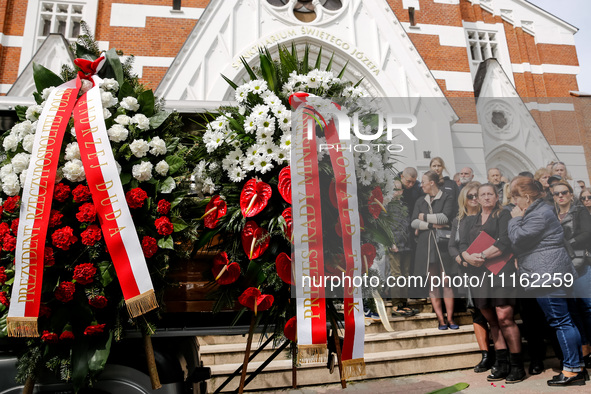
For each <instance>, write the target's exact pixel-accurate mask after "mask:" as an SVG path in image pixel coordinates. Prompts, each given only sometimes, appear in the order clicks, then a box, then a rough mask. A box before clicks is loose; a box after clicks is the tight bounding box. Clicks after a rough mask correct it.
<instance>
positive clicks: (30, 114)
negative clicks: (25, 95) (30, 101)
mask: <svg viewBox="0 0 591 394" xmlns="http://www.w3.org/2000/svg"><path fill="white" fill-rule="evenodd" d="M42 110H43V108H42V107H41V106H40V105H31V106H30V107H29V108H27V112H26V113H25V116H26V118H27V120H30V121H31V122H34V121H36V120H37V119H39V116H40V115H41V111H42Z"/></svg>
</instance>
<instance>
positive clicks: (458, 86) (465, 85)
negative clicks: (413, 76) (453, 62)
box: [431, 70, 474, 92]
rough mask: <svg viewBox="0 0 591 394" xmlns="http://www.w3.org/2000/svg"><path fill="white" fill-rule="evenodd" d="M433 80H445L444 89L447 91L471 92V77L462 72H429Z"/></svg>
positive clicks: (472, 86)
mask: <svg viewBox="0 0 591 394" xmlns="http://www.w3.org/2000/svg"><path fill="white" fill-rule="evenodd" d="M431 74H433V76H434V77H435V79H443V80H445V87H446V89H447V90H448V91H451V90H454V91H460V92H473V91H474V85H473V84H472V75H471V74H470V73H469V72H463V71H443V70H431Z"/></svg>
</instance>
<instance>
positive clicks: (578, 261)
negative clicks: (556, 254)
mask: <svg viewBox="0 0 591 394" xmlns="http://www.w3.org/2000/svg"><path fill="white" fill-rule="evenodd" d="M552 195H553V197H554V204H555V206H556V214H557V215H558V220H559V221H560V224H561V225H562V229H563V230H564V239H565V241H566V247H567V250H568V252H569V254H570V256H571V258H572V260H573V264H574V266H575V269H576V270H577V274H578V275H579V278H578V279H576V280H575V283H574V286H573V288H574V290H575V297H576V300H575V303H576V309H575V313H573V319H574V321H575V324H576V325H577V327H578V329H579V333H580V334H581V342H582V344H583V358H584V360H585V365H589V366H591V266H590V265H589V263H590V260H591V258H590V257H589V256H588V253H589V252H588V251H587V249H591V215H590V214H589V211H587V209H586V208H585V207H583V206H582V205H580V204H576V203H574V194H573V189H572V187H571V185H569V184H568V183H567V182H565V181H559V182H557V183H555V184H554V187H553V188H552Z"/></svg>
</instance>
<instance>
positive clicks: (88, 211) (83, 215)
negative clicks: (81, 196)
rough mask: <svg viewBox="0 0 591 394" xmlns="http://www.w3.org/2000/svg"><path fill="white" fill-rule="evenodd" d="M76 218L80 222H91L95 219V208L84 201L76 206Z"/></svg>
mask: <svg viewBox="0 0 591 394" xmlns="http://www.w3.org/2000/svg"><path fill="white" fill-rule="evenodd" d="M76 219H78V221H79V222H82V223H91V222H94V220H95V219H96V208H95V207H94V205H93V204H92V203H89V202H87V203H84V204H82V205H81V206H80V208H78V213H77V214H76Z"/></svg>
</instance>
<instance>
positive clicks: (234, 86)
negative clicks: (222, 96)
mask: <svg viewBox="0 0 591 394" xmlns="http://www.w3.org/2000/svg"><path fill="white" fill-rule="evenodd" d="M222 78H224V81H226V82H228V85H230V86H231V87H232V88H234V89H236V88H238V85H236V84H235V83H234V82H232V80H231V79H228V77H226V76H225V75H223V74H222Z"/></svg>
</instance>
